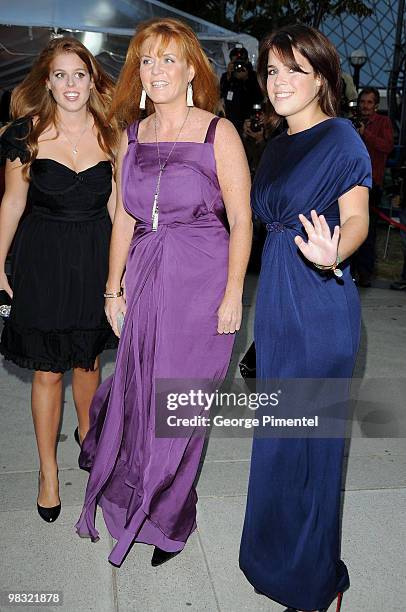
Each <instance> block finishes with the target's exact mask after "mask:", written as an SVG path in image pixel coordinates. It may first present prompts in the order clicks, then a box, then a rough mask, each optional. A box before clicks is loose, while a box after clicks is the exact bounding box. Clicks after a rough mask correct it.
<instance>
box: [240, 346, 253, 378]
mask: <svg viewBox="0 0 406 612" xmlns="http://www.w3.org/2000/svg"><path fill="white" fill-rule="evenodd" d="M256 357H257V355H256V351H255V343H254V342H253V343H252V344H251V346H250V347H249V349H248V351H247V352H246V353H245V355H244V357H243V358H242V359H241V361H240V363H239V364H238V366H239V368H240V372H241V376H242V377H243V378H256V376H257V365H256Z"/></svg>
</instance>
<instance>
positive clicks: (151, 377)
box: [76, 118, 234, 565]
mask: <svg viewBox="0 0 406 612" xmlns="http://www.w3.org/2000/svg"><path fill="white" fill-rule="evenodd" d="M217 121H218V118H213V120H212V121H211V123H210V126H209V129H208V132H207V135H206V139H205V141H204V142H203V143H197V142H178V143H177V144H176V146H175V148H174V150H173V153H172V155H171V157H170V160H169V162H168V165H167V167H166V168H165V170H164V173H163V176H162V181H161V191H160V198H159V209H160V210H159V225H158V231H156V232H153V231H151V230H152V226H151V210H152V203H153V195H154V191H155V186H156V181H157V177H158V172H159V166H158V158H157V149H156V144H155V143H140V142H138V140H137V132H138V123H135V124H133V125H131V126H130V127H129V128H128V130H127V132H128V150H127V153H126V156H125V158H124V162H123V170H122V190H123V201H124V206H125V209H126V211H127V212H128V213H129V214H130V215H132V216H133V217H135V219H136V225H135V231H134V236H133V239H132V242H131V245H130V250H129V254H128V260H127V267H126V281H125V282H126V289H127V313H126V317H125V322H124V326H123V330H122V334H121V339H120V343H119V348H118V353H117V362H116V368H115V372H114V374H113V376H112V377H110V378H109V379H107V380H106V381H105V382H104V383H102V385H101V386H100V387H99V389H98V391H97V393H96V395H95V397H94V400H93V403H92V406H91V411H90V430H89V433H88V435H87V436H86V438H85V440H84V442H83V445H82V452H81V455H80V459H79V463H80V467H81V468H82V469H85V470H89V471H90V476H89V480H88V484H87V489H86V497H85V502H84V507H83V510H82V514H81V516H80V519H79V521H78V523H77V525H76V528H77V532H78V534H79V535H80V536H84V537H91V538H92V540H94V541H95V540H97V539H98V532H97V530H96V529H95V524H94V521H95V510H96V505H97V504H99V505H100V506H101V507H102V510H103V516H104V520H105V522H106V525H107V528H108V530H109V532H110V533H111V535H112V536H113V538H115V539H116V540H117V543H116V545H115V547H114V548H113V551H112V552H111V555H110V557H109V560H110V561H111V562H112V563H113V564H115V565H120V564H121V563H122V561H123V559H124V557H125V555H126V554H127V552H128V550H129V548H130V546H131V544H132V543H133V542H134V541H137V542H145V543H147V544H153V545H155V546H158V547H159V548H161V549H163V550H166V551H170V552H174V551H179V550H181V549H182V548H183V547H184V545H185V542H186V540H187V538H188V537H189V535H190V534H191V532H192V531H193V530H194V529H195V527H196V501H197V495H196V492H195V489H194V487H193V482H194V480H195V477H196V473H197V469H198V465H199V460H200V456H201V451H202V446H203V442H204V440H203V438H201V437H197V436H191V437H190V438H171V439H168V438H156V437H155V435H154V430H155V393H154V384H155V383H154V381H155V380H156V379H160V378H175V379H181V378H185V379H188V378H190V379H192V378H195V379H196V378H199V379H202V378H207V379H210V380H216V379H223V378H224V377H225V375H226V372H227V368H228V365H229V361H230V357H231V350H232V347H233V342H234V336H233V335H221V334H218V333H217V310H218V308H219V306H220V303H221V300H222V298H223V295H224V290H225V286H226V282H227V272H228V247H229V234H228V231H227V229H226V215H225V209H224V204H223V201H222V195H221V191H220V186H219V183H218V179H217V174H216V163H215V157H214V148H213V142H214V136H215V131H216V125H217ZM172 144H173V143H171V142H162V143H160V152H161V159H162V160H165V159H166V157H167V155H168V153H169V151H170V149H171V147H172Z"/></svg>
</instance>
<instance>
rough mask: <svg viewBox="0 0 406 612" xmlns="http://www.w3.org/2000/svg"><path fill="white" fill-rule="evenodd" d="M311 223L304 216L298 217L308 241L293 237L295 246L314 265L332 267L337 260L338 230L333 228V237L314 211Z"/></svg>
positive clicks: (325, 223) (321, 217)
mask: <svg viewBox="0 0 406 612" xmlns="http://www.w3.org/2000/svg"><path fill="white" fill-rule="evenodd" d="M311 217H312V222H313V223H311V222H310V221H309V220H308V219H306V217H305V216H304V215H299V219H300V220H301V222H302V224H303V227H304V228H305V230H306V234H307V236H308V241H307V242H305V241H304V240H303V238H302V237H301V236H296V237H295V244H296V246H297V247H298V248H299V249H300V251H301V252H302V253H303V255H304V256H305V257H306V259H308V260H309V261H311V262H312V263H314V264H319V265H320V266H332V265H333V264H334V263H335V262H336V260H337V250H338V241H339V238H340V228H339V226H338V225H336V226H335V228H334V232H333V235H331V230H330V228H329V226H328V224H327V221H326V219H325V218H324V216H323V215H320V216H318V215H317V213H316V211H315V210H312V211H311Z"/></svg>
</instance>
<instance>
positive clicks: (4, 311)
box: [0, 290, 11, 319]
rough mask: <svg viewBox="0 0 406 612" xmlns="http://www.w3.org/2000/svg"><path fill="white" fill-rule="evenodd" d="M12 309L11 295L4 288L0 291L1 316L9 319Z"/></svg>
mask: <svg viewBox="0 0 406 612" xmlns="http://www.w3.org/2000/svg"><path fill="white" fill-rule="evenodd" d="M10 310H11V297H10V296H9V294H8V293H7V292H6V291H4V290H2V291H0V317H3V318H4V319H7V317H9V316H10Z"/></svg>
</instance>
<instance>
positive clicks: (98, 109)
mask: <svg viewBox="0 0 406 612" xmlns="http://www.w3.org/2000/svg"><path fill="white" fill-rule="evenodd" d="M62 53H75V54H76V55H77V56H78V57H79V58H80V59H81V60H82V62H83V63H84V64H85V65H86V68H87V70H88V71H89V74H90V76H91V77H92V79H93V83H94V87H93V88H92V89H91V91H90V97H89V101H88V110H89V112H90V113H91V114H92V115H93V118H94V122H95V125H96V128H97V139H98V141H99V145H100V148H101V149H102V150H103V151H104V152H105V153H106V155H107V156H108V158H109V159H110V160H111V161H112V162H114V157H115V153H116V150H117V147H118V141H119V130H118V126H117V123H116V122H115V121H114V120H113V121H110V122H108V121H107V113H108V112H109V110H110V104H111V101H112V97H113V90H114V83H113V81H112V79H111V78H110V77H109V76H108V75H107V74H106V73H105V72H104V70H103V69H102V68H101V66H99V64H98V63H97V61H96V59H95V58H94V57H93V55H92V54H91V53H90V51H89V50H88V49H86V47H85V46H84V45H82V43H81V42H80V41H79V40H76V38H71V37H64V38H54V39H52V40H51V41H50V42H49V43H48V45H47V46H46V47H45V49H43V51H42V52H41V53H40V55H39V57H38V59H37V60H36V61H35V63H34V65H33V67H32V68H31V71H30V72H29V74H28V75H27V76H26V78H25V79H24V81H23V82H22V83H20V84H19V85H18V86H17V87H16V88H15V89H14V91H13V93H12V96H11V116H12V118H13V119H14V120H15V119H20V118H23V117H24V118H28V117H30V118H33V117H37V118H38V120H37V122H36V123H35V125H32V126H31V128H30V131H29V134H28V136H27V140H26V143H27V147H28V150H29V152H30V158H29V161H28V162H27V166H26V169H27V170H28V168H29V166H30V165H31V163H32V162H33V161H34V159H35V158H36V156H37V154H38V138H39V136H40V135H41V134H42V132H44V131H45V130H46V129H47V128H48V127H50V126H51V125H55V126H56V110H57V105H56V102H55V100H54V99H53V96H52V95H51V94H50V93H49V91H48V89H47V87H46V81H47V78H48V77H49V73H50V70H51V64H52V62H53V60H54V59H55V58H56V57H57V56H58V55H60V54H62Z"/></svg>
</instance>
